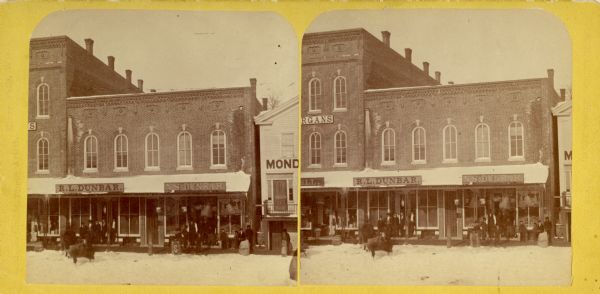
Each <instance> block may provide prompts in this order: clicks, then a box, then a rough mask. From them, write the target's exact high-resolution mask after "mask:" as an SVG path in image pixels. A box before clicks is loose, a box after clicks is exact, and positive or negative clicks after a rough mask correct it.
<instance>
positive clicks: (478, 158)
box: [475, 122, 492, 162]
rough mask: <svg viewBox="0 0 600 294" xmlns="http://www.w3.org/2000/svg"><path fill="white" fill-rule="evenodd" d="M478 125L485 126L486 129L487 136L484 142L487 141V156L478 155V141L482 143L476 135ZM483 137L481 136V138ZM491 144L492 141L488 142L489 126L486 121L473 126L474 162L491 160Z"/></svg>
mask: <svg viewBox="0 0 600 294" xmlns="http://www.w3.org/2000/svg"><path fill="white" fill-rule="evenodd" d="M479 127H485V129H486V130H487V136H486V138H485V139H486V140H487V141H484V142H487V157H485V156H484V157H480V156H479V153H480V152H479V147H478V145H479V143H483V142H480V141H479V137H478V133H477V130H478V129H479ZM482 139H483V138H482ZM491 145H492V143H491V142H490V126H489V125H488V124H486V123H483V122H482V123H478V124H477V125H476V126H475V162H490V161H492V155H491V149H492V148H491Z"/></svg>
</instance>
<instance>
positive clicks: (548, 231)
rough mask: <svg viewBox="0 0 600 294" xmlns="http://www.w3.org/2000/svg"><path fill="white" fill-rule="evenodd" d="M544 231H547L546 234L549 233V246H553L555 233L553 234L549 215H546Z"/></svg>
mask: <svg viewBox="0 0 600 294" xmlns="http://www.w3.org/2000/svg"><path fill="white" fill-rule="evenodd" d="M544 231H546V234H548V246H551V245H552V238H553V236H554V234H552V222H551V221H550V218H548V217H546V219H545V220H544Z"/></svg>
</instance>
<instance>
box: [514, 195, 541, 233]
mask: <svg viewBox="0 0 600 294" xmlns="http://www.w3.org/2000/svg"><path fill="white" fill-rule="evenodd" d="M518 195H519V199H518V205H519V223H521V222H523V223H524V224H525V225H526V226H527V228H533V226H534V225H535V224H537V223H538V221H539V216H540V209H539V206H540V203H539V200H540V198H539V196H540V193H539V192H535V191H519V192H518Z"/></svg>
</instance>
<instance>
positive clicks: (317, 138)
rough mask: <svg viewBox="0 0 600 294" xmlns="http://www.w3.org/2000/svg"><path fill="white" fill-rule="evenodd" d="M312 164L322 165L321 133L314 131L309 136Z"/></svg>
mask: <svg viewBox="0 0 600 294" xmlns="http://www.w3.org/2000/svg"><path fill="white" fill-rule="evenodd" d="M309 146H310V148H309V158H310V165H316V166H320V165H321V134H319V133H312V134H310V138H309Z"/></svg>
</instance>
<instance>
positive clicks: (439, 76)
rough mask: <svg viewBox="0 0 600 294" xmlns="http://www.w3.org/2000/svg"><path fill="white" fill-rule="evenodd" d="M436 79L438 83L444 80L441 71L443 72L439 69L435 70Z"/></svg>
mask: <svg viewBox="0 0 600 294" xmlns="http://www.w3.org/2000/svg"><path fill="white" fill-rule="evenodd" d="M435 80H436V81H437V82H438V83H441V82H442V73H441V72H439V71H436V72H435Z"/></svg>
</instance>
